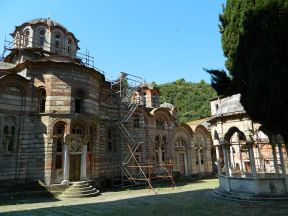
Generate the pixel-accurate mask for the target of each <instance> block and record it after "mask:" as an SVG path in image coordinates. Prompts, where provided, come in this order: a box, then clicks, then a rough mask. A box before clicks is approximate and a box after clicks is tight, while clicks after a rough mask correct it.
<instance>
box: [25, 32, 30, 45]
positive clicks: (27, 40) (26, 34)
mask: <svg viewBox="0 0 288 216" xmlns="http://www.w3.org/2000/svg"><path fill="white" fill-rule="evenodd" d="M29 36H30V32H29V30H26V31H25V32H24V47H27V46H28V45H29Z"/></svg>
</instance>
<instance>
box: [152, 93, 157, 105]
mask: <svg viewBox="0 0 288 216" xmlns="http://www.w3.org/2000/svg"><path fill="white" fill-rule="evenodd" d="M155 106H156V95H155V94H153V95H152V107H155Z"/></svg>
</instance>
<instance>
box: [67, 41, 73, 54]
mask: <svg viewBox="0 0 288 216" xmlns="http://www.w3.org/2000/svg"><path fill="white" fill-rule="evenodd" d="M71 47H72V40H71V39H69V40H68V46H67V53H68V54H69V53H70V51H71Z"/></svg>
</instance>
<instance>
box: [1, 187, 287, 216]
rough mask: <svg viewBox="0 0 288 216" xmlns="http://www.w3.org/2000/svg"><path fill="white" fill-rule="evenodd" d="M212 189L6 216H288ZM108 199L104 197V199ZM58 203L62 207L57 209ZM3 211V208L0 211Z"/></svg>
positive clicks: (278, 207) (278, 205) (272, 205)
mask: <svg viewBox="0 0 288 216" xmlns="http://www.w3.org/2000/svg"><path fill="white" fill-rule="evenodd" d="M211 191H212V189H202V190H194V191H185V192H177V193H170V194H157V195H149V196H143V197H135V198H126V199H122V200H115V201H103V200H102V201H101V196H100V197H96V198H90V199H86V200H85V203H79V202H81V201H80V200H79V202H71V203H67V202H66V203H62V202H55V205H53V206H49V207H44V206H43V207H41V204H40V205H39V206H38V208H37V209H25V210H23V209H20V210H17V206H14V207H15V208H13V207H12V208H13V209H12V208H11V209H10V210H9V212H6V213H5V212H3V211H2V212H3V213H4V214H3V215H21V216H23V215H24V216H25V215H29V216H30V215H45V216H46V215H56V216H57V215H105V216H107V215H115V216H116V215H117V216H121V215H125V216H129V215H134V216H141V215H150V216H158V215H159V216H160V215H165V216H169V215H175V216H182V215H185V216H186V215H193V216H196V215H213V216H215V215H216V216H218V215H229V216H233V215H236V216H238V215H239V216H240V215H241V216H242V215H245V216H247V215H253V216H258V215H259V216H260V215H261V216H263V215H288V203H287V201H286V202H257V203H251V202H235V201H228V200H222V199H217V198H214V197H213V196H211ZM103 197H104V196H103ZM57 203H58V206H57ZM0 209H1V207H0Z"/></svg>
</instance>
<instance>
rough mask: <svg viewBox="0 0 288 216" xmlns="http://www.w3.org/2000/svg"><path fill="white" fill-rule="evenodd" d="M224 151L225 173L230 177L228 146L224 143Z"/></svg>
mask: <svg viewBox="0 0 288 216" xmlns="http://www.w3.org/2000/svg"><path fill="white" fill-rule="evenodd" d="M221 146H222V150H223V156H224V165H225V172H226V176H230V169H229V164H228V160H229V159H228V158H227V149H226V145H225V144H224V143H222V144H221Z"/></svg>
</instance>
